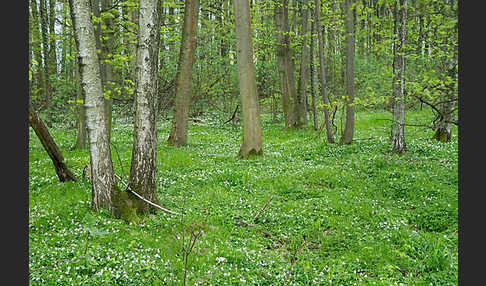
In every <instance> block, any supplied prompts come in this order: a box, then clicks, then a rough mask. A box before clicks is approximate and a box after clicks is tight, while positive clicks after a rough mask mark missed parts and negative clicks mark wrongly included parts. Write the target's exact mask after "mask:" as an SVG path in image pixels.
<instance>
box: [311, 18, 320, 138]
mask: <svg viewBox="0 0 486 286" xmlns="http://www.w3.org/2000/svg"><path fill="white" fill-rule="evenodd" d="M313 11H314V9H311V13H312V18H313V19H314V12H313ZM315 30H316V25H315V22H314V21H312V23H311V43H310V51H309V53H310V85H311V94H312V119H313V123H314V130H318V129H319V122H317V96H316V88H315V86H316V85H315V65H314V44H315Z"/></svg>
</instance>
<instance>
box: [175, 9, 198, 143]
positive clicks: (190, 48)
mask: <svg viewBox="0 0 486 286" xmlns="http://www.w3.org/2000/svg"><path fill="white" fill-rule="evenodd" d="M198 14H199V0H185V8H184V26H183V28H182V43H181V49H180V53H179V66H178V67H177V74H176V87H175V104H174V118H173V120H172V129H171V131H170V135H169V139H168V142H169V143H171V144H174V145H176V146H181V145H185V144H186V143H187V122H188V117H189V102H190V98H191V78H192V66H193V62H194V53H195V50H196V34H197V20H198Z"/></svg>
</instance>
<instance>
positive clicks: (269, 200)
mask: <svg viewBox="0 0 486 286" xmlns="http://www.w3.org/2000/svg"><path fill="white" fill-rule="evenodd" d="M272 200H273V196H272V197H270V199H268V201H267V202H266V203H265V205H264V206H263V207H262V208H261V209H260V210H259V211H258V213H257V214H256V215H255V216H254V217H253V221H255V220H256V219H257V217H258V216H259V215H260V214H261V213H262V212H263V211H264V210H265V208H266V207H267V206H268V204H269V203H270V202H271V201H272Z"/></svg>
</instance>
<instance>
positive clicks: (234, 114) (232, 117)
mask: <svg viewBox="0 0 486 286" xmlns="http://www.w3.org/2000/svg"><path fill="white" fill-rule="evenodd" d="M239 106H240V105H236V108H235V111H233V115H232V116H231V118H230V119H228V120H226V121H225V122H224V123H223V124H226V123H228V122H230V121H232V120H233V119H235V116H236V112H237V111H238V107H239Z"/></svg>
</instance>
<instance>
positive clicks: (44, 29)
mask: <svg viewBox="0 0 486 286" xmlns="http://www.w3.org/2000/svg"><path fill="white" fill-rule="evenodd" d="M39 10H40V19H41V34H42V51H43V53H42V54H43V63H42V67H43V70H44V81H45V83H44V86H45V94H44V96H45V106H46V108H47V109H49V106H50V103H51V85H50V80H49V73H50V70H49V44H48V42H49V41H48V20H47V3H46V0H40V2H39ZM47 116H48V118H49V120H48V122H47V124H50V116H51V115H50V112H48V114H47Z"/></svg>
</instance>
